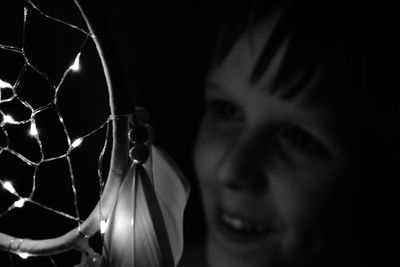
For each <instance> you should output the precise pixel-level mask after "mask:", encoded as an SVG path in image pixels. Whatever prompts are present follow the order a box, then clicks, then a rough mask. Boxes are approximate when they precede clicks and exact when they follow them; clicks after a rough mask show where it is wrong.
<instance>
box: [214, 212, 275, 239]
mask: <svg viewBox="0 0 400 267" xmlns="http://www.w3.org/2000/svg"><path fill="white" fill-rule="evenodd" d="M217 228H218V229H219V231H220V232H221V233H222V234H223V236H225V237H226V238H228V239H230V240H232V241H236V242H245V241H255V240H258V239H262V238H264V237H265V236H266V235H268V234H270V233H272V230H273V229H272V227H270V226H269V225H266V224H264V223H258V222H255V221H253V220H251V219H249V218H245V217H243V216H240V215H237V214H233V213H230V212H227V211H225V210H223V209H219V211H218V212H217Z"/></svg>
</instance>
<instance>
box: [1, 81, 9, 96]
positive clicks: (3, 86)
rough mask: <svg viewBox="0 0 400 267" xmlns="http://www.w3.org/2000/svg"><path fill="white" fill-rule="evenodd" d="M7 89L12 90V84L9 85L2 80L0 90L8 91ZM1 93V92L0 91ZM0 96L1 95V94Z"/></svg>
mask: <svg viewBox="0 0 400 267" xmlns="http://www.w3.org/2000/svg"><path fill="white" fill-rule="evenodd" d="M6 88H10V89H11V88H12V85H11V84H9V83H8V82H6V81H3V80H2V79H0V89H6ZM0 92H1V91H0ZM0 95H1V93H0ZM0 99H1V98H0Z"/></svg>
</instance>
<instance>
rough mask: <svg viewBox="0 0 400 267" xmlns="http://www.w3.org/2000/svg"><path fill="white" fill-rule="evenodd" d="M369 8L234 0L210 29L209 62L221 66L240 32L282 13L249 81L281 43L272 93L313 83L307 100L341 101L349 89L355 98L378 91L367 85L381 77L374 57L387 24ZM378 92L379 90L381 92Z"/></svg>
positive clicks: (260, 72)
mask: <svg viewBox="0 0 400 267" xmlns="http://www.w3.org/2000/svg"><path fill="white" fill-rule="evenodd" d="M349 2H351V3H349ZM373 8H374V10H373V9H372V8H370V7H368V6H367V5H366V4H363V5H358V4H357V3H356V2H354V1H340V0H338V1H316V0H303V1H277V0H272V1H265V0H264V1H262V0H253V1H251V0H249V1H236V2H235V3H234V4H232V6H230V8H225V9H224V10H223V14H222V15H221V17H222V18H221V23H220V25H221V26H220V27H219V28H217V29H216V30H214V31H215V33H214V34H215V35H216V38H215V40H216V41H215V43H214V46H213V50H212V55H213V56H212V58H213V60H212V62H211V64H212V65H218V64H220V63H221V62H222V61H223V60H224V59H225V58H226V56H227V55H228V54H229V52H230V51H231V49H232V47H233V46H234V44H235V43H236V42H237V41H238V40H239V38H240V37H241V36H243V34H244V33H246V32H247V31H249V30H250V29H252V28H254V27H256V26H258V25H259V24H261V23H262V22H263V21H264V20H265V19H266V18H268V17H270V16H273V15H274V13H276V12H282V14H281V15H280V16H279V19H278V21H277V23H276V24H275V25H271V27H273V30H272V33H271V35H270V36H269V38H268V41H267V42H266V44H265V45H264V48H263V50H262V52H261V55H260V56H259V59H258V61H257V63H256V65H255V67H254V69H253V71H252V75H251V77H249V79H250V81H251V82H257V81H258V80H259V79H260V78H261V77H262V76H263V74H264V73H265V71H266V70H267V69H268V67H269V66H270V64H271V62H272V60H273V59H274V56H275V55H276V54H277V52H278V51H279V50H280V49H282V46H284V45H285V46H286V47H285V53H284V57H283V60H282V63H281V65H280V67H279V70H278V73H277V75H276V76H275V78H274V80H273V81H272V86H271V88H270V89H271V91H272V92H273V93H277V92H278V91H279V90H281V89H282V88H284V89H285V91H280V92H279V93H280V94H281V96H282V97H283V98H291V97H294V96H295V95H296V94H298V93H299V92H301V91H302V90H303V89H304V88H306V87H307V88H308V89H310V87H311V90H308V92H307V94H308V96H307V99H306V100H307V101H310V102H312V101H315V100H316V99H319V98H320V97H321V96H329V97H330V98H331V97H335V96H336V97H337V96H340V98H341V99H342V96H347V95H349V94H350V93H351V95H352V97H357V98H358V97H359V96H360V95H362V94H363V95H365V94H367V93H369V94H370V93H377V92H376V91H375V92H374V91H371V92H370V90H367V89H372V86H374V84H375V83H376V81H372V79H371V78H374V79H377V80H381V79H380V76H377V74H379V72H382V71H381V69H379V68H382V62H379V60H377V59H379V54H381V53H383V52H384V51H382V50H383V49H384V46H383V45H384V42H385V41H384V40H385V39H384V38H385V36H384V35H383V34H382V30H383V29H382V27H383V28H386V27H388V26H389V25H387V23H386V22H385V21H382V22H381V21H379V20H380V17H381V16H379V9H378V8H377V7H373ZM377 18H379V19H377ZM385 23H386V24H385ZM382 42H383V43H382ZM371 73H372V74H373V75H370V74H371ZM382 74H383V73H382ZM311 83H312V86H308V85H310V84H311ZM367 87H369V88H367ZM328 88H329V90H327V89H328ZM314 89H318V90H314ZM379 90H380V92H379V94H381V93H383V92H381V89H379ZM386 93H389V92H386ZM374 97H375V96H374ZM374 97H373V98H374Z"/></svg>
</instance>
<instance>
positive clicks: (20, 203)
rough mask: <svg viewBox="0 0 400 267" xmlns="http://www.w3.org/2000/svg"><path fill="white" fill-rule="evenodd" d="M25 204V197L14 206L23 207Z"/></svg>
mask: <svg viewBox="0 0 400 267" xmlns="http://www.w3.org/2000/svg"><path fill="white" fill-rule="evenodd" d="M24 204H25V199H23V198H21V199H19V200H17V201H15V202H14V207H16V208H22V207H23V206H24Z"/></svg>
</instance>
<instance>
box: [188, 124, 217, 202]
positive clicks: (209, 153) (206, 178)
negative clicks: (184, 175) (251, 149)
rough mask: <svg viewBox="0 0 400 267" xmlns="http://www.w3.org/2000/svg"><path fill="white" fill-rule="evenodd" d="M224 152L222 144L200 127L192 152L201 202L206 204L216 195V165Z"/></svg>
mask: <svg viewBox="0 0 400 267" xmlns="http://www.w3.org/2000/svg"><path fill="white" fill-rule="evenodd" d="M223 151H224V145H223V142H221V141H219V140H217V138H216V137H215V135H214V134H212V132H210V131H208V130H207V128H205V127H204V126H202V127H201V128H200V131H199V135H198V137H197V140H196V145H195V150H194V165H195V171H196V175H197V179H198V181H199V185H200V187H201V190H200V191H201V194H202V197H203V201H204V202H205V204H206V205H207V202H209V200H210V199H211V198H212V197H213V195H214V194H217V192H216V191H217V190H218V179H217V165H218V162H219V161H220V159H221V156H222V153H223Z"/></svg>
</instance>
